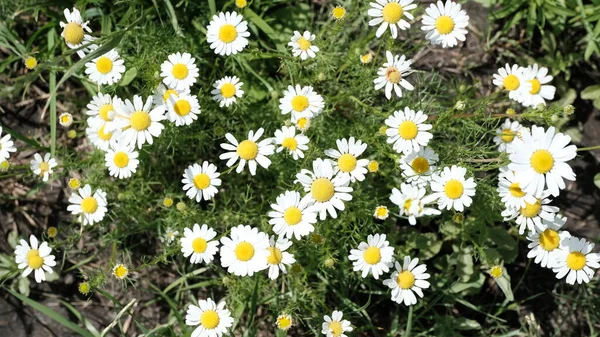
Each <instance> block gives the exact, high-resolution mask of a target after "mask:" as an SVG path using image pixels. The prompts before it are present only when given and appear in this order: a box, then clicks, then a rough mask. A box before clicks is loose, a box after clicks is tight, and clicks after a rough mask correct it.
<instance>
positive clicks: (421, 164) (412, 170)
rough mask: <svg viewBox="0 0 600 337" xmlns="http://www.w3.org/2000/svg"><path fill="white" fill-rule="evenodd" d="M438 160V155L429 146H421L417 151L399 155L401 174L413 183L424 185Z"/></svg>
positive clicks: (429, 179)
mask: <svg viewBox="0 0 600 337" xmlns="http://www.w3.org/2000/svg"><path fill="white" fill-rule="evenodd" d="M438 160H439V156H438V155H437V153H435V152H434V151H433V150H432V149H431V148H429V147H423V146H421V147H419V150H418V151H413V152H410V153H409V154H403V155H402V157H400V170H402V176H404V178H406V181H407V182H409V183H411V184H413V185H416V186H420V187H425V185H427V184H428V183H429V182H430V181H431V175H432V174H433V172H435V170H436V169H437V166H436V164H437V162H438Z"/></svg>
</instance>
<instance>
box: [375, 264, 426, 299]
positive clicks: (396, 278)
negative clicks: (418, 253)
mask: <svg viewBox="0 0 600 337" xmlns="http://www.w3.org/2000/svg"><path fill="white" fill-rule="evenodd" d="M395 266H396V271H395V272H393V273H392V275H390V278H389V279H386V280H383V284H384V285H386V286H388V287H389V288H390V289H392V301H394V302H396V303H404V305H406V306H410V305H414V304H417V297H416V296H415V294H417V295H419V297H421V298H423V289H427V288H429V281H427V279H429V277H430V275H429V274H427V273H426V271H427V266H426V265H425V264H419V259H418V258H414V259H411V258H410V256H405V257H404V261H403V264H400V263H399V262H396V263H395Z"/></svg>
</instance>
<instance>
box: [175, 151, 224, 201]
mask: <svg viewBox="0 0 600 337" xmlns="http://www.w3.org/2000/svg"><path fill="white" fill-rule="evenodd" d="M220 175H221V173H219V172H217V167H216V166H215V165H213V164H211V163H209V162H207V161H205V162H202V163H200V164H193V165H190V166H188V168H186V169H185V172H183V179H182V180H181V182H182V183H183V190H184V191H185V195H187V196H188V198H190V199H192V200H193V199H196V202H200V201H202V199H204V200H206V201H208V200H210V199H212V198H213V197H214V196H215V194H217V193H219V190H218V189H217V187H219V186H221V179H220V178H219V176H220Z"/></svg>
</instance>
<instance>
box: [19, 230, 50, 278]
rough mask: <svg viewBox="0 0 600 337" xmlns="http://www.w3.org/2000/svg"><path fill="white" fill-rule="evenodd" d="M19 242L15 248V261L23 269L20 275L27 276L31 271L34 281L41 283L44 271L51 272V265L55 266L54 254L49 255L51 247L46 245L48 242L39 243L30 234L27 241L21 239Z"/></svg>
mask: <svg viewBox="0 0 600 337" xmlns="http://www.w3.org/2000/svg"><path fill="white" fill-rule="evenodd" d="M19 242H20V244H18V245H17V247H16V248H15V255H16V258H15V261H16V262H17V266H18V267H19V269H25V270H24V271H23V274H22V276H23V277H27V276H29V274H31V272H34V276H35V281H36V282H37V283H41V282H42V281H46V273H45V272H48V273H49V274H52V273H53V270H52V268H51V267H54V266H56V261H54V255H51V254H50V253H52V248H50V246H48V242H46V241H44V242H42V244H39V242H38V239H37V238H36V237H35V236H34V235H31V236H30V237H29V243H30V244H31V245H30V244H29V243H27V241H25V240H23V239H21V240H20V241H19Z"/></svg>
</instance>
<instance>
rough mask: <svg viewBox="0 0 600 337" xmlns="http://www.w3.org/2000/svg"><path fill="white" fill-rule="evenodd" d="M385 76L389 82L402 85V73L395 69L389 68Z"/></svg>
mask: <svg viewBox="0 0 600 337" xmlns="http://www.w3.org/2000/svg"><path fill="white" fill-rule="evenodd" d="M392 3H395V2H392ZM385 76H386V78H387V80H388V82H391V83H394V84H398V83H400V81H402V73H401V72H400V71H399V70H398V69H396V68H394V67H390V68H388V69H387V71H386V75H385Z"/></svg>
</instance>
